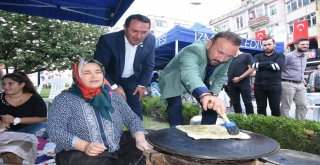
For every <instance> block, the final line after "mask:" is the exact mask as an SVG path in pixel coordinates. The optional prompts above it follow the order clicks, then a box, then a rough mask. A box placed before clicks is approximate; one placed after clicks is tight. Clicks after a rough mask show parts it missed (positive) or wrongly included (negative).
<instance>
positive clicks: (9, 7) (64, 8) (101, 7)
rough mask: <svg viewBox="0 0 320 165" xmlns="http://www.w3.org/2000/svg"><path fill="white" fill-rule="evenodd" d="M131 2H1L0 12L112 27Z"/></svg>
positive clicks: (67, 0) (98, 0) (3, 0)
mask: <svg viewBox="0 0 320 165" xmlns="http://www.w3.org/2000/svg"><path fill="white" fill-rule="evenodd" d="M132 2H133V0H1V1H0V10H6V11H10V12H16V13H21V14H28V15H33V16H40V17H46V18H53V19H60V20H68V21H76V22H82V23H89V24H96V25H104V26H113V25H115V24H116V22H117V21H118V20H119V19H120V18H121V16H122V15H123V14H124V12H125V11H126V10H127V9H128V8H129V6H130V5H131V4H132Z"/></svg>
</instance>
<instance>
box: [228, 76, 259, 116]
mask: <svg viewBox="0 0 320 165" xmlns="http://www.w3.org/2000/svg"><path fill="white" fill-rule="evenodd" d="M240 94H241V96H242V100H243V103H244V106H245V108H246V114H247V115H249V114H254V111H253V105H252V97H251V89H250V79H245V80H242V81H240V82H239V83H237V84H234V83H232V82H230V83H228V95H229V96H230V97H231V98H230V99H231V102H232V105H233V109H234V112H235V113H242V108H241V100H240Z"/></svg>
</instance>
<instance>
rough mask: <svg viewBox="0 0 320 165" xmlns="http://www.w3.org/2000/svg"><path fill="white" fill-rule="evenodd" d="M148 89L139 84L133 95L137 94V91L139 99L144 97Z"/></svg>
mask: <svg viewBox="0 0 320 165" xmlns="http://www.w3.org/2000/svg"><path fill="white" fill-rule="evenodd" d="M145 91H146V89H145V88H144V87H140V86H137V87H136V90H134V92H133V95H136V94H137V93H138V94H139V100H141V99H142V97H143V96H144V92H145Z"/></svg>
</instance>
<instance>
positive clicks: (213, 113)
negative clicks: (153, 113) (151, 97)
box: [159, 31, 241, 127]
mask: <svg viewBox="0 0 320 165" xmlns="http://www.w3.org/2000/svg"><path fill="white" fill-rule="evenodd" d="M240 44H241V38H240V37H239V36H238V35H237V34H235V33H233V32H229V31H226V32H219V33H217V34H216V35H215V36H214V37H213V38H212V39H211V40H208V41H197V42H195V43H193V44H191V45H189V46H187V47H185V48H184V49H182V50H181V51H180V52H179V53H178V54H177V55H176V56H175V57H174V58H173V59H172V60H171V61H170V63H169V64H168V65H167V66H166V67H165V68H164V69H163V71H161V73H160V80H159V87H160V93H161V99H162V100H164V99H165V100H166V101H167V103H168V108H167V115H168V120H169V124H170V126H171V127H174V126H176V125H182V124H184V122H183V116H182V101H181V95H182V94H183V93H184V92H188V93H190V94H192V96H194V97H195V98H196V99H197V100H198V102H200V103H201V104H202V107H203V109H204V111H203V113H202V120H201V124H215V123H216V120H217V112H218V113H219V114H222V113H225V112H226V107H225V105H224V103H223V101H222V100H221V99H220V98H219V97H217V96H218V94H219V92H220V90H221V88H222V85H223V83H224V82H225V77H226V74H227V70H228V67H229V64H230V62H231V59H232V58H233V56H235V55H236V53H237V51H238V49H239V47H240Z"/></svg>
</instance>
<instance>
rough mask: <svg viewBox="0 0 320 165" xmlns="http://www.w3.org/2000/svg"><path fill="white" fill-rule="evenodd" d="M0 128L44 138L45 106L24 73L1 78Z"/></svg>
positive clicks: (15, 73)
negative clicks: (2, 91)
mask: <svg viewBox="0 0 320 165" xmlns="http://www.w3.org/2000/svg"><path fill="white" fill-rule="evenodd" d="M2 82H3V90H4V93H0V117H1V118H0V128H4V129H6V130H9V131H15V132H24V133H30V134H35V135H36V136H37V137H42V138H46V136H47V135H46V132H45V130H46V126H47V123H46V122H45V121H46V120H47V106H46V104H45V102H44V101H43V99H42V97H41V96H40V95H39V94H38V93H37V91H36V89H35V88H34V86H33V84H32V82H31V80H30V79H29V77H28V76H27V74H25V73H24V72H14V73H9V74H6V75H4V76H3V77H2Z"/></svg>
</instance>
